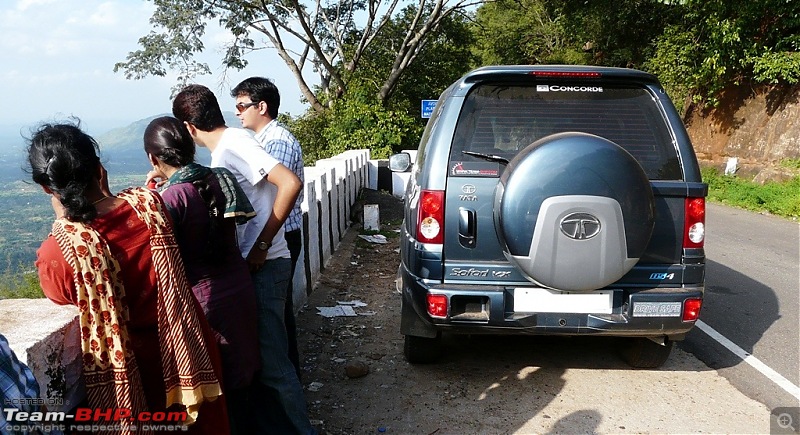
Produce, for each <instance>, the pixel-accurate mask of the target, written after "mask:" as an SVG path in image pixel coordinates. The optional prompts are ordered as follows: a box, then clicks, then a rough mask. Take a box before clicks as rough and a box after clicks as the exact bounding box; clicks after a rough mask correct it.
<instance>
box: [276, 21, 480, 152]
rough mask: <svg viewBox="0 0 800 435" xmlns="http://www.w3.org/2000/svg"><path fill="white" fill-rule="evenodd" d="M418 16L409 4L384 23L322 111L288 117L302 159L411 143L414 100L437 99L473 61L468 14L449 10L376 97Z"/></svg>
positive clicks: (416, 118) (415, 133) (418, 123)
mask: <svg viewBox="0 0 800 435" xmlns="http://www.w3.org/2000/svg"><path fill="white" fill-rule="evenodd" d="M418 15H419V14H417V13H416V10H415V9H414V7H407V8H405V9H404V10H403V11H402V12H401V13H400V14H398V16H397V17H396V18H394V19H392V20H390V21H389V22H388V23H386V25H385V27H384V32H382V34H381V35H380V36H379V37H378V38H377V39H376V41H375V43H374V44H372V45H371V46H370V47H369V50H368V51H367V52H365V54H364V56H363V61H362V63H361V67H360V68H359V69H358V70H357V71H354V72H353V73H349V74H348V75H347V81H348V90H347V92H346V93H344V94H343V95H342V96H341V97H340V98H338V99H337V100H336V101H334V102H331V103H330V104H326V106H327V107H328V110H326V111H325V112H322V113H320V112H315V111H309V112H308V113H306V114H305V115H304V116H303V117H301V118H299V119H297V120H291V121H289V124H290V128H291V129H292V131H293V132H294V133H295V135H296V136H297V138H298V139H299V140H300V142H301V143H302V144H303V149H304V155H305V156H306V158H307V159H314V160H316V159H319V158H324V157H329V156H332V155H335V154H338V153H340V152H342V151H345V150H349V149H360V148H369V149H371V150H372V156H373V157H375V158H385V157H388V156H389V155H390V154H391V153H393V152H396V151H400V150H402V149H410V148H416V147H417V145H418V142H419V136H420V134H421V133H422V130H423V129H424V127H425V121H424V120H423V119H421V117H420V112H419V111H420V100H422V99H431V98H433V99H435V98H437V97H438V96H439V94H441V92H442V91H444V89H445V88H446V87H447V86H449V85H450V84H451V83H453V82H454V81H455V80H456V79H457V78H458V77H460V76H461V75H463V74H464V73H465V72H467V71H468V70H469V69H470V68H472V67H473V66H474V65H475V59H474V57H473V56H472V54H471V51H470V45H471V44H470V41H471V37H472V34H471V32H470V31H469V20H468V17H465V16H462V15H456V14H453V15H451V16H450V17H448V18H447V19H445V20H443V22H442V24H441V26H440V29H439V31H438V32H437V33H436V35H435V36H432V37H431V38H429V39H428V40H427V41H426V43H425V44H424V45H423V46H422V47H420V50H419V52H418V54H417V56H416V57H415V59H414V62H412V63H411V64H410V65H408V67H407V68H406V69H405V73H404V74H403V75H402V77H400V79H399V80H398V81H397V82H396V84H395V86H394V87H393V88H392V89H391V90H390V91H389V94H388V97H387V98H386V99H383V100H381V99H380V98H379V97H378V95H379V94H380V92H381V89H382V86H383V84H384V82H383V81H382V79H381V78H382V77H386V76H387V75H388V74H390V73H391V71H392V69H393V62H394V59H395V56H394V47H396V46H397V45H399V44H402V43H403V39H404V32H405V30H404V29H406V28H407V27H408V26H409V25H410V24H409V23H410V22H411V21H413V20H414V19H415V17H416V16H418ZM345 46H346V47H349V49H354V48H353V47H355V46H356V45H355V42H353V43H351V44H346V45H345ZM312 161H313V160H312Z"/></svg>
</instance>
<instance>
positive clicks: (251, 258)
mask: <svg viewBox="0 0 800 435" xmlns="http://www.w3.org/2000/svg"><path fill="white" fill-rule="evenodd" d="M256 243H257V242H256ZM267 252H268V251H263V250H261V249H258V246H255V245H254V246H253V247H252V248H250V252H249V253H248V254H247V267H248V268H249V269H250V273H256V272H258V271H259V270H261V268H262V267H263V266H264V263H265V262H266V261H267Z"/></svg>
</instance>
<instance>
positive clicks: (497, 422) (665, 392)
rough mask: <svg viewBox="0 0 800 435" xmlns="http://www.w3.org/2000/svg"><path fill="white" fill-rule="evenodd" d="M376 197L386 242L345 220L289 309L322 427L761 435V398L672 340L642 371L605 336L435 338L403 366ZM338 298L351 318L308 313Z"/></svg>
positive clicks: (396, 300) (391, 245)
mask: <svg viewBox="0 0 800 435" xmlns="http://www.w3.org/2000/svg"><path fill="white" fill-rule="evenodd" d="M375 195H380V194H378V193H377V192H374V191H373V192H368V193H367V194H366V195H364V196H366V198H364V203H380V204H381V205H380V213H381V222H389V221H393V222H394V223H392V224H391V225H389V224H385V225H384V226H383V228H382V232H383V234H385V235H386V238H387V243H386V244H375V243H370V242H367V241H365V240H362V239H361V238H360V237H358V235H359V234H360V233H362V231H361V230H360V226H354V227H351V228H350V229H349V230H348V231H347V233H346V234H345V236H344V238H343V240H342V241H341V243H340V245H339V248H338V249H337V251H336V253H335V255H334V257H333V258H332V259H331V261H330V262H329V264H328V265H327V267H326V268H325V270H324V271H323V273H322V276H321V279H320V280H319V282H318V284H317V286H316V288H315V289H314V291H313V292H312V294H311V295H310V297H309V301H308V303H307V305H306V306H305V307H304V308H303V310H301V312H300V313H299V314H298V321H297V324H298V327H299V328H300V330H299V333H298V339H299V342H300V343H299V344H300V351H301V354H302V357H303V361H304V367H303V368H304V375H303V379H302V381H303V385H304V387H305V393H306V399H307V402H308V404H309V413H310V416H311V418H312V420H314V421H315V423H316V424H315V426H316V427H317V428H318V430H319V431H320V433H321V434H367V433H382V432H385V433H397V434H434V433H436V434H451V433H452V434H468V433H469V434H471V433H597V432H599V433H700V432H711V433H769V410H768V409H767V408H766V407H765V406H764V405H763V404H761V403H758V402H755V401H753V400H750V399H748V398H747V397H745V396H744V395H743V394H741V393H740V392H739V391H738V390H736V389H735V388H734V387H733V386H731V384H730V383H728V381H727V380H725V379H724V378H722V377H721V376H719V375H718V374H717V372H716V371H713V370H711V369H709V368H708V367H707V366H705V365H704V364H703V363H702V362H700V361H698V360H697V359H696V358H695V357H694V356H692V355H690V354H688V353H686V352H684V351H682V350H680V349H678V348H676V349H675V350H674V351H673V354H672V356H671V357H670V360H669V361H668V362H667V364H666V365H665V366H664V367H662V368H661V369H659V370H652V371H643V370H634V369H631V368H629V367H628V366H627V365H625V364H624V363H623V362H622V361H621V360H620V358H619V357H618V355H617V353H616V351H615V343H616V342H615V341H614V339H607V338H600V337H574V338H564V337H496V336H480V337H464V336H456V337H448V336H446V337H445V339H444V344H445V346H446V347H445V356H444V358H443V359H442V361H441V362H440V363H438V364H431V365H417V366H412V365H410V364H408V363H407V362H406V361H405V360H404V359H403V336H402V335H401V334H400V295H399V294H398V293H397V292H396V291H395V284H394V280H395V275H396V272H397V267H398V264H399V253H398V237H397V233H396V232H394V231H395V230H396V229H398V227H399V223H400V218H399V217H398V216H402V215H401V214H398V207H399V210H400V211H402V203H401V202H400V201H399V200H396V199H395V198H392V197H391V196H389V195H383V196H379V197H376V196H375ZM348 304H349V305H348ZM362 304H363V305H362ZM340 305H347V306H348V308H343V309H340V310H341V311H345V310H349V309H350V308H352V310H353V311H354V312H355V313H356V316H353V317H324V316H322V315H320V314H318V313H319V312H320V311H319V309H318V308H319V307H336V306H340ZM348 372H349V375H348ZM365 372H366V374H364V373H365ZM355 375H361V376H358V377H351V376H355Z"/></svg>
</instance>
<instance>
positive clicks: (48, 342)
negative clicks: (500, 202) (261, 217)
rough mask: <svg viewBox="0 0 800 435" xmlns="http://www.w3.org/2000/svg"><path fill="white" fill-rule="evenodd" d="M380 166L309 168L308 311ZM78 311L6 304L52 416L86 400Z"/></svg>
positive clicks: (6, 319) (328, 163)
mask: <svg viewBox="0 0 800 435" xmlns="http://www.w3.org/2000/svg"><path fill="white" fill-rule="evenodd" d="M378 166H379V162H377V161H371V160H369V150H354V151H347V152H345V153H342V154H339V155H337V156H335V157H332V158H330V159H324V160H319V161H317V162H316V165H315V166H313V167H306V168H305V173H304V176H305V198H304V200H303V203H302V208H303V240H304V243H303V245H304V248H303V252H302V253H301V255H300V259H299V261H298V267H297V270H295V276H294V281H293V282H294V290H293V291H294V293H293V295H294V303H295V304H294V306H295V307H297V308H299V307H302V306H303V305H304V304H305V303H306V301H307V298H308V294H310V293H311V291H312V290H313V288H314V285H315V283H316V282H317V279H318V278H319V275H320V273H321V271H322V269H323V268H324V267H325V264H327V263H328V261H329V260H330V259H331V257H332V256H333V255H334V253H335V251H336V248H337V247H338V246H339V241H340V240H341V238H342V237H343V236H344V233H345V231H346V230H347V228H348V227H349V226H350V218H349V217H350V211H351V210H350V208H351V207H352V205H353V204H354V203H355V202H356V199H357V197H358V193H359V192H360V191H361V189H362V188H365V187H368V188H372V189H377V187H378V186H377V176H376V174H377V172H378ZM76 315H77V308H76V307H73V306H58V305H55V304H54V303H53V302H51V301H50V300H48V299H6V300H0V331H2V333H3V335H5V337H6V338H7V339H8V341H9V343H10V345H11V348H12V349H13V350H14V353H16V354H17V357H18V358H19V359H20V361H23V362H25V363H26V364H27V365H28V366H29V367H30V368H31V370H33V373H34V375H35V376H36V380H37V381H38V382H39V386H40V389H41V394H42V398H43V399H44V400H45V403H47V404H48V410H50V411H67V410H69V409H71V408H73V407H74V406H76V405H77V404H78V403H79V402H80V401H81V400H82V399H83V398H84V397H85V390H84V387H83V382H82V378H81V350H80V335H79V330H80V328H79V326H78V319H77V317H76Z"/></svg>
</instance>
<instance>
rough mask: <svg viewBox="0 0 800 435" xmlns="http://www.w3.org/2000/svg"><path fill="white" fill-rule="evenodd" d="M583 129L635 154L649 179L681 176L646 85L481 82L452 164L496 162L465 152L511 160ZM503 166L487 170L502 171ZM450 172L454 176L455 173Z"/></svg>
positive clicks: (469, 102) (468, 105)
mask: <svg viewBox="0 0 800 435" xmlns="http://www.w3.org/2000/svg"><path fill="white" fill-rule="evenodd" d="M565 131H580V132H585V133H591V134H594V135H597V136H601V137H604V138H606V139H608V140H611V141H612V142H614V143H616V144H617V145H619V146H621V147H622V148H624V149H626V150H627V151H628V152H629V153H631V154H632V155H633V157H634V158H636V160H638V161H639V164H640V165H641V166H642V168H643V169H644V171H645V173H646V174H647V176H648V177H649V178H650V179H651V180H682V179H683V175H682V171H681V168H680V164H679V160H678V155H677V151H676V150H675V147H674V146H673V144H672V139H671V136H670V133H669V130H668V128H667V125H666V121H665V119H664V117H663V115H662V114H661V112H660V111H659V110H658V107H657V106H656V103H655V101H654V100H653V97H652V96H651V95H650V94H649V93H648V91H647V90H646V89H643V88H614V87H604V86H562V85H542V84H539V85H508V84H502V85H492V84H484V85H480V86H477V87H476V88H475V89H474V90H473V91H472V92H471V93H470V94H469V96H468V97H467V99H466V101H465V104H464V108H463V109H462V111H461V114H460V116H459V121H458V126H457V127H456V133H455V140H454V143H453V148H452V150H451V154H450V158H451V165H453V164H455V165H458V164H459V163H463V164H464V166H467V165H469V166H471V167H473V168H475V167H477V166H483V165H487V166H492V167H494V168H498V165H497V164H496V163H492V162H487V161H485V160H483V159H479V158H477V157H472V156H469V155H465V154H463V153H462V151H471V152H475V153H481V154H490V155H498V156H501V157H504V158H506V159H507V160H511V159H512V158H514V156H515V155H516V154H517V152H519V151H521V150H523V149H524V148H526V147H527V146H528V145H530V144H531V143H533V142H535V141H536V140H538V139H541V138H543V137H545V136H548V135H551V134H554V133H561V132H565ZM498 169H499V170H495V171H489V172H487V173H490V174H491V173H494V174H497V175H499V173H500V172H502V165H500V167H499V168H498ZM451 175H452V174H451Z"/></svg>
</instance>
